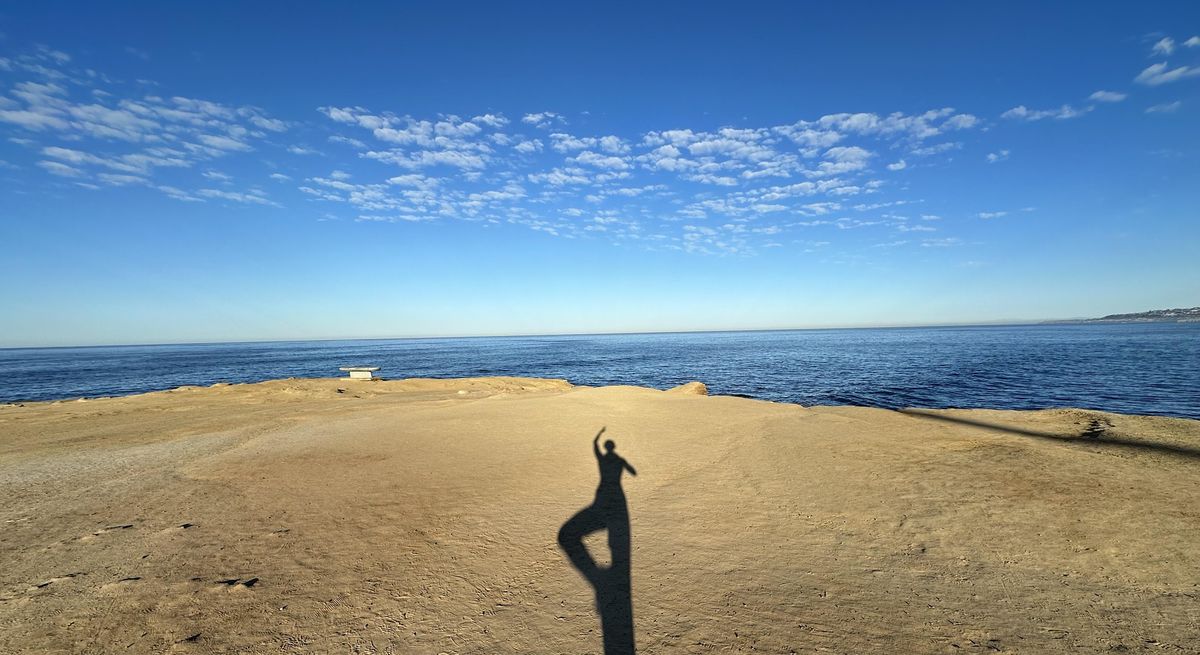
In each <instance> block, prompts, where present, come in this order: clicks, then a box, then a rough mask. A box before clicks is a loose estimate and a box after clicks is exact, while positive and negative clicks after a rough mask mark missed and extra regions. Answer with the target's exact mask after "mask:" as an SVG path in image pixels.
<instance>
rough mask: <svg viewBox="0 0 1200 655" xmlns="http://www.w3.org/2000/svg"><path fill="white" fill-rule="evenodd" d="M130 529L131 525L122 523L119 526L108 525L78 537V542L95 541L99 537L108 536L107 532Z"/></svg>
mask: <svg viewBox="0 0 1200 655" xmlns="http://www.w3.org/2000/svg"><path fill="white" fill-rule="evenodd" d="M132 527H133V524H132V523H122V524H120V525H110V526H108V527H107V528H101V529H99V530H97V531H96V532H93V533H91V534H88V535H84V536H82V537H80V538H79V540H80V541H91V540H92V539H95V538H96V537H99V536H100V535H104V534H108V533H109V532H118V531H120V530H128V529H130V528H132Z"/></svg>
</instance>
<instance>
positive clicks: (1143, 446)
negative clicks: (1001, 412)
mask: <svg viewBox="0 0 1200 655" xmlns="http://www.w3.org/2000/svg"><path fill="white" fill-rule="evenodd" d="M898 411H899V412H900V413H901V414H907V415H909V416H915V417H918V418H924V419H930V420H933V421H941V422H943V423H954V424H958V425H968V426H971V427H976V428H984V429H987V430H995V431H997V432H1007V433H1009V434H1015V435H1020V436H1023V437H1033V438H1036V439H1050V440H1053V441H1058V442H1061V443H1065V444H1070V445H1074V446H1100V447H1107V448H1120V449H1128V450H1142V451H1148V452H1158V453H1163V454H1166V455H1174V456H1177V457H1184V458H1189V459H1200V448H1195V447H1191V446H1184V445H1178V444H1172V443H1164V442H1161V441H1144V440H1141V439H1130V438H1127V437H1122V436H1120V435H1116V434H1112V433H1111V432H1110V431H1108V430H1107V429H1106V427H1105V425H1104V424H1103V423H1102V422H1101V421H1098V420H1093V421H1092V423H1091V425H1089V426H1088V427H1087V428H1085V429H1084V430H1083V431H1082V432H1081V433H1079V434H1058V433H1054V432H1045V431H1041V430H1031V429H1028V428H1023V427H1018V426H1014V425H1004V424H1002V423H990V422H988V421H980V420H978V419H971V418H966V417H962V416H954V415H951V414H942V413H939V412H934V411H931V410H921V409H912V408H908V409H901V410H898Z"/></svg>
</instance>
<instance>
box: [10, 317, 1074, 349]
mask: <svg viewBox="0 0 1200 655" xmlns="http://www.w3.org/2000/svg"><path fill="white" fill-rule="evenodd" d="M1091 320H1095V319H1091V318H1051V319H1014V320H997V321H983V322H975V323H897V324H883V325H827V326H807V327H771V328H729V329H713V330H634V331H628V330H617V331H612V332H526V333H514V334H459V335H446V334H442V335H410V336H375V337H313V338H265V339H232V340H213V341H161V342H156V343H94V344H71V345H60V346H29V345H26V346H0V350H53V349H71V348H144V347H153V346H215V345H235V344H248V343H302V342H313V341H417V340H425V339H520V338H529V337H592V336H622V335H626V336H632V335H653V334H728V333H734V332H803V331H818V330H898V329H916V328H972V327H1003V326H1010V327H1015V326H1026V325H1046V324H1063V323H1076V322H1083V321H1091Z"/></svg>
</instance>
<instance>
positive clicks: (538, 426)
mask: <svg viewBox="0 0 1200 655" xmlns="http://www.w3.org/2000/svg"><path fill="white" fill-rule="evenodd" d="M979 424H990V425H992V426H995V427H986V426H985V425H979ZM601 426H607V428H608V430H607V433H606V435H605V437H608V438H612V439H613V440H615V441H616V444H617V452H618V453H620V454H621V455H622V456H623V457H624V458H625V459H626V460H627V461H628V462H629V463H630V464H631V465H632V466H634V467H636V469H637V472H638V475H637V477H631V476H629V475H626V476H625V477H624V478H623V480H622V484H623V488H624V492H625V496H626V498H627V500H628V515H629V521H630V524H631V530H632V568H631V576H632V602H633V614H634V625H635V631H636V635H635V637H636V641H637V648H638V650H639V651H640V652H642V653H713V652H722V653H723V652H752V651H753V652H763V653H793V652H797V653H803V652H835V653H895V652H913V653H976V652H979V653H989V652H997V651H999V652H1025V653H1056V652H1072V653H1081V652H1083V653H1098V652H1130V651H1137V652H1153V653H1160V652H1170V653H1175V652H1188V653H1196V652H1200V484H1198V483H1200V422H1197V421H1188V420H1181V419H1165V418H1149V417H1132V416H1122V415H1116V414H1104V413H1100V412H1084V411H1076V410H1048V411H1040V412H1006V411H941V412H929V413H928V414H925V415H921V414H912V413H902V412H892V411H885V410H876V409H864V408H849V407H813V408H805V407H800V406H796V405H785V404H773V403H767V402H759V401H754V400H747V399H743V398H732V397H708V396H703V395H696V394H691V393H685V392H660V391H654V390H649V389H640V388H631V387H610V388H575V387H571V386H570V385H568V384H566V383H564V382H560V381H553V380H521V379H511V378H507V379H502V378H495V379H476V380H448V381H431V380H407V381H392V382H350V381H347V380H280V381H274V382H267V383H263V384H255V385H234V386H219V387H213V388H182V389H176V390H172V391H168V392H161V393H152V394H145V395H140V396H134V397H128V398H115V399H100V400H90V401H70V402H57V403H29V404H25V405H21V406H18V405H8V406H3V407H0V563H2V565H0V652H3V653H55V652H69V653H100V652H107V653H160V652H183V653H217V652H222V653H224V652H246V653H277V652H284V653H289V652H304V653H308V652H312V653H324V652H329V653H430V654H437V653H597V652H600V651H601V648H602V646H601V636H600V626H599V622H598V619H597V608H596V606H595V604H594V598H593V595H592V589H591V587H590V586H589V584H588V581H587V580H586V579H585V578H584V577H583V576H581V575H580V574H579V572H577V571H576V570H575V569H574V568H572V566H571V565H570V563H569V562H568V560H567V558H566V557H565V556H564V555H563V553H562V551H561V550H560V549H559V546H558V543H557V542H556V535H557V533H558V530H559V528H560V526H561V525H562V524H563V523H564V522H565V521H566V520H567V519H568V518H569V517H571V516H572V515H573V514H574V513H575V512H576V511H578V510H580V509H581V508H583V507H585V506H587V505H588V504H589V503H591V502H592V499H593V494H594V493H595V490H596V484H597V480H598V474H597V465H596V460H595V459H594V458H593V454H592V446H591V441H592V437H593V435H594V434H595V433H596V431H597V430H598V429H599V428H600V427H601ZM1085 433H1087V434H1089V435H1091V436H1081V435H1084V434H1085ZM586 543H587V544H588V545H589V546H590V547H591V548H592V550H593V552H594V553H595V556H596V558H597V559H598V560H601V561H602V562H603V561H605V558H606V557H607V555H606V554H605V553H604V552H603V551H605V549H606V545H605V540H604V537H603V533H597V534H595V535H593V536H592V537H589V538H588V541H587V542H586Z"/></svg>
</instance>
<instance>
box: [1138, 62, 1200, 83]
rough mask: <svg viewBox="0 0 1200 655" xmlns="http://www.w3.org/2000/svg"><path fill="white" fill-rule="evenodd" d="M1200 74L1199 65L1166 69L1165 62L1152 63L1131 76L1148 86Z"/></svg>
mask: <svg viewBox="0 0 1200 655" xmlns="http://www.w3.org/2000/svg"><path fill="white" fill-rule="evenodd" d="M1197 75H1200V67H1195V66H1179V67H1178V68H1172V69H1170V70H1167V64H1166V62H1162V63H1159V64H1152V65H1150V66H1147V67H1146V70H1143V71H1142V72H1141V73H1138V76H1137V77H1135V78H1133V81H1134V82H1137V83H1138V84H1146V85H1148V86H1158V85H1160V84H1167V83H1168V82H1177V81H1179V80H1182V79H1184V78H1188V77H1195V76H1197Z"/></svg>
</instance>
